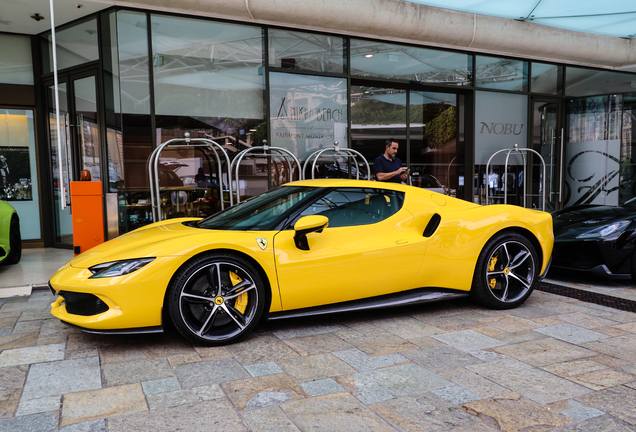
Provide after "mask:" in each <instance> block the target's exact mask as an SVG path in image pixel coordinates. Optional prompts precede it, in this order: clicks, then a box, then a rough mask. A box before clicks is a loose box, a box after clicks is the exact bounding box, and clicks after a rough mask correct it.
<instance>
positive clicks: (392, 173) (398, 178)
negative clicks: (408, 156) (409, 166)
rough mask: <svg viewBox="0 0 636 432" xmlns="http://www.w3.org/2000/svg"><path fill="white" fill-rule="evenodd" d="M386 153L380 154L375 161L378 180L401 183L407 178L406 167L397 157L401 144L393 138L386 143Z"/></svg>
mask: <svg viewBox="0 0 636 432" xmlns="http://www.w3.org/2000/svg"><path fill="white" fill-rule="evenodd" d="M384 146H385V147H384V153H382V154H381V155H380V156H378V157H377V158H376V159H375V162H374V163H373V170H374V171H375V177H376V178H377V179H378V181H385V182H393V183H401V182H403V181H405V180H406V177H407V173H406V172H405V171H406V167H403V166H402V161H401V160H400V159H399V158H397V157H396V155H397V152H398V147H399V146H400V145H399V144H398V142H397V141H396V140H394V139H393V138H391V139H388V140H386V142H385V143H384Z"/></svg>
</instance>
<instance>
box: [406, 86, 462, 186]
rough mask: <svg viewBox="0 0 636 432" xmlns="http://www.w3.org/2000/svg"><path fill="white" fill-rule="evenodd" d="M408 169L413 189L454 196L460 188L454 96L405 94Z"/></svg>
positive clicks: (456, 111)
mask: <svg viewBox="0 0 636 432" xmlns="http://www.w3.org/2000/svg"><path fill="white" fill-rule="evenodd" d="M409 96H410V97H409V132H410V133H409V167H410V168H411V182H412V184H413V185H414V186H420V187H423V188H427V189H431V190H434V191H436V192H439V193H442V194H444V195H450V196H457V189H458V187H459V184H460V169H459V168H460V163H459V162H460V161H459V159H460V158H459V157H458V155H459V149H458V146H459V143H458V139H457V138H458V123H459V122H458V119H459V114H458V113H459V111H458V109H457V95H456V94H454V93H439V92H423V91H411V92H410V94H409Z"/></svg>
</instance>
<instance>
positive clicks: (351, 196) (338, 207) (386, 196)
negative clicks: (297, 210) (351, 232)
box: [299, 188, 404, 228]
mask: <svg viewBox="0 0 636 432" xmlns="http://www.w3.org/2000/svg"><path fill="white" fill-rule="evenodd" d="M403 202H404V193H402V192H396V191H392V190H385V189H371V188H362V189H360V188H341V189H335V190H333V191H331V192H329V193H328V194H327V195H325V196H323V197H322V198H320V199H318V200H317V201H315V202H314V203H312V204H311V205H310V206H309V207H307V208H306V209H305V211H303V212H302V213H301V214H300V216H299V218H300V217H303V216H309V215H321V216H326V217H328V218H329V227H330V228H337V227H344V226H356V225H369V224H373V223H376V222H380V221H382V220H384V219H386V218H388V217H389V216H391V215H393V214H395V213H396V212H397V211H398V210H400V208H401V207H402V203H403Z"/></svg>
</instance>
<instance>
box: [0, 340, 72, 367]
mask: <svg viewBox="0 0 636 432" xmlns="http://www.w3.org/2000/svg"><path fill="white" fill-rule="evenodd" d="M65 349H66V345H65V344H63V343H61V344H53V345H43V346H33V347H26V348H15V349H7V350H4V351H2V353H0V367H7V366H17V365H24V364H33V363H43V362H50V361H55V360H63V359H64V350H65Z"/></svg>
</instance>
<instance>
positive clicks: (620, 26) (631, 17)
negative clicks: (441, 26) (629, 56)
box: [404, 0, 636, 38]
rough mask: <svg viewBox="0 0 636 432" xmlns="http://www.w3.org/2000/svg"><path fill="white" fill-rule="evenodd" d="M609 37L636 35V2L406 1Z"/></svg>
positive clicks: (522, 0)
mask: <svg viewBox="0 0 636 432" xmlns="http://www.w3.org/2000/svg"><path fill="white" fill-rule="evenodd" d="M404 1H409V2H411V3H419V4H423V5H427V6H434V7H439V8H444V9H453V10H456V11H461V12H468V13H474V14H478V15H488V16H495V17H500V18H510V19H514V20H520V21H527V22H531V23H534V24H541V25H545V26H549V27H556V28H561V29H566V30H574V31H579V32H584V33H593V34H600V35H606V36H617V37H623V38H633V37H634V36H635V35H636V1H634V0H604V1H603V0H601V1H599V0H404Z"/></svg>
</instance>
